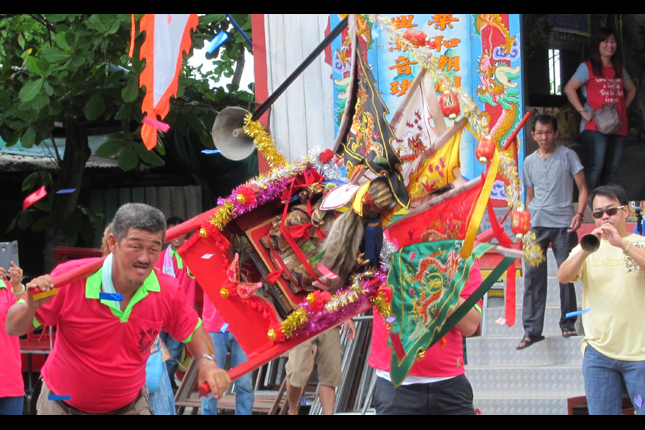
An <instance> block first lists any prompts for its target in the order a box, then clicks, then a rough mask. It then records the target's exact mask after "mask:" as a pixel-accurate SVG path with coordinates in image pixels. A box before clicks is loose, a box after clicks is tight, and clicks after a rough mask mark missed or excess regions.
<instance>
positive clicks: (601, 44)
mask: <svg viewBox="0 0 645 430" xmlns="http://www.w3.org/2000/svg"><path fill="white" fill-rule="evenodd" d="M590 52H591V54H590V56H589V59H588V60H587V61H585V62H584V63H582V64H581V65H580V67H578V70H577V71H576V73H575V74H574V75H573V77H572V78H571V79H570V80H569V82H568V83H567V85H566V86H565V87H564V93H565V94H566V95H567V98H568V99H569V102H571V104H572V105H573V107H574V108H575V109H576V110H577V111H578V112H580V115H581V116H582V123H581V124H580V126H581V127H580V128H581V130H580V131H581V133H580V138H581V139H582V143H583V145H584V146H585V148H586V151H587V154H588V160H589V163H588V167H587V169H585V176H586V178H587V187H588V188H589V190H590V191H591V190H593V189H594V188H596V186H598V185H600V183H599V181H600V179H601V176H602V180H603V181H602V182H603V183H604V184H608V183H616V171H617V170H618V165H619V164H620V157H621V155H622V151H623V144H624V141H625V136H627V107H628V106H629V105H630V103H631V102H632V100H634V97H635V96H636V86H635V85H634V82H632V80H631V79H630V78H629V75H628V74H627V72H626V71H625V69H624V68H623V64H622V55H621V49H620V46H618V41H617V40H616V35H615V33H614V32H613V31H612V30H610V29H608V28H604V27H603V28H600V29H598V31H597V32H596V33H595V34H594V37H593V39H592V41H591V49H590ZM580 87H582V95H583V96H584V97H585V98H586V99H587V103H585V105H584V106H583V105H582V103H581V102H580V99H579V98H578V93H577V92H576V91H577V90H578V88H580ZM605 105H615V106H616V108H617V110H618V114H619V116H620V119H621V121H622V127H621V128H620V130H618V131H617V132H615V133H614V134H611V135H605V134H602V133H600V132H599V131H598V127H597V126H596V122H595V121H594V118H593V115H592V112H593V111H594V110H596V109H599V108H601V107H602V106H605Z"/></svg>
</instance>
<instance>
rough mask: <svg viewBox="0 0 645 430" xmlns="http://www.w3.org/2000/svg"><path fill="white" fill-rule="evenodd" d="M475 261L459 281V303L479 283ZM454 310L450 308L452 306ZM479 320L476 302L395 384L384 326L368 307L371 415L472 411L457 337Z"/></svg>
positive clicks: (470, 330) (471, 329) (460, 341)
mask: <svg viewBox="0 0 645 430" xmlns="http://www.w3.org/2000/svg"><path fill="white" fill-rule="evenodd" d="M481 283H482V278H481V272H480V270H479V266H478V265H477V263H475V264H474V265H473V268H472V270H471V272H470V277H469V279H468V282H466V284H465V285H464V288H463V290H462V292H461V296H460V298H459V305H461V304H462V303H463V302H464V300H466V299H467V298H468V297H470V296H471V294H472V293H473V292H475V290H477V288H478V287H479V286H480V285H481ZM453 312H454V311H453ZM480 322H481V302H480V303H478V304H477V305H476V306H475V307H474V308H473V309H471V310H470V311H469V312H468V313H467V314H466V315H465V316H464V318H463V319H462V320H461V321H460V322H459V323H457V325H456V326H455V327H454V328H453V329H452V330H450V331H449V332H448V334H446V336H444V337H443V338H442V339H441V340H440V341H439V342H437V343H436V344H434V345H433V346H432V348H430V349H428V350H427V351H426V352H425V357H424V358H423V359H422V360H421V361H417V362H416V363H415V364H414V366H413V367H412V370H411V371H410V375H409V376H408V377H407V378H406V379H405V380H404V381H403V383H402V384H401V385H400V386H399V387H395V386H394V384H392V382H391V378H390V357H391V354H392V353H391V350H390V348H389V347H388V346H387V339H388V336H389V330H388V329H387V328H386V326H385V323H384V322H383V319H382V318H381V317H380V315H379V314H378V313H377V312H374V328H373V331H372V349H371V352H370V358H369V361H368V364H369V365H370V366H371V367H373V368H374V369H376V375H377V380H376V391H375V393H374V406H375V408H376V414H377V415H475V408H474V406H473V390H472V387H471V386H470V382H468V379H466V376H465V375H464V349H463V337H464V336H471V335H472V334H473V333H474V332H475V330H477V327H478V326H479V323H480Z"/></svg>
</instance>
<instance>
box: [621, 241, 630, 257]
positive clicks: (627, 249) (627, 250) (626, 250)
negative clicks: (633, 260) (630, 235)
mask: <svg viewBox="0 0 645 430" xmlns="http://www.w3.org/2000/svg"><path fill="white" fill-rule="evenodd" d="M631 247H632V243H631V242H629V243H628V244H627V246H626V247H625V250H624V251H623V254H625V255H627V253H628V252H629V248H631Z"/></svg>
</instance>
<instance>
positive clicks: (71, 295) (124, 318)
mask: <svg viewBox="0 0 645 430" xmlns="http://www.w3.org/2000/svg"><path fill="white" fill-rule="evenodd" d="M165 232H166V222H165V219H164V216H163V214H162V213H161V211H159V210H158V209H155V208H153V207H150V206H148V205H144V204H138V203H129V204H126V205H124V206H122V207H121V208H120V209H119V210H118V211H117V213H116V215H115V217H114V222H113V227H112V232H111V233H110V235H109V238H108V245H109V249H110V254H109V255H108V257H107V258H106V260H105V261H104V263H103V265H102V267H101V268H100V269H99V270H98V271H97V272H95V273H93V274H91V275H89V276H88V277H86V278H82V279H80V280H77V281H73V282H71V283H69V284H68V285H65V286H63V285H56V287H57V288H59V292H58V294H57V295H54V296H53V297H46V298H42V299H40V300H34V299H33V298H32V296H31V295H30V294H29V295H27V300H26V301H22V302H21V303H17V304H16V305H14V306H13V307H12V308H11V309H10V310H9V313H8V315H7V324H6V329H7V333H9V334H10V335H12V336H21V335H23V334H25V333H27V332H29V331H30V330H32V329H33V327H34V325H39V324H46V325H49V326H53V325H56V326H58V336H57V340H56V343H55V345H54V349H53V351H52V353H51V355H50V356H49V359H48V360H47V363H46V364H45V366H44V367H43V370H42V374H43V380H44V384H43V389H42V392H41V395H40V397H39V399H38V405H37V409H38V413H39V414H41V415H105V414H107V415H149V414H150V413H151V412H150V407H149V403H148V399H147V392H146V390H145V388H144V385H145V379H146V361H147V359H148V357H149V355H150V347H151V345H152V343H153V342H154V341H155V339H156V338H157V336H158V335H159V332H160V331H161V330H162V329H163V330H165V331H167V332H168V333H170V334H171V336H173V337H174V338H176V339H182V340H183V342H184V343H186V344H187V346H188V348H189V350H190V351H191V353H192V355H193V357H199V383H200V385H201V384H202V383H204V382H207V383H208V385H209V386H210V389H211V390H212V392H213V393H214V395H215V397H216V398H219V397H221V396H222V394H223V393H224V392H225V391H226V390H228V387H229V385H230V379H229V377H228V375H227V374H226V372H225V371H223V370H221V369H219V368H218V367H217V364H216V363H215V358H214V357H213V356H212V354H209V352H211V351H212V350H213V346H212V343H211V341H210V337H209V336H208V333H206V331H205V330H204V328H203V327H202V323H201V320H200V318H199V317H198V315H197V313H196V312H195V310H194V309H192V308H190V307H189V306H188V305H187V304H186V297H185V294H184V292H183V290H182V289H181V288H180V287H179V285H178V284H177V281H176V280H175V279H174V278H172V277H171V276H168V275H165V274H163V273H161V272H160V271H158V270H155V269H154V266H155V263H156V262H157V259H158V258H159V253H160V251H161V245H162V244H163V242H164V239H165ZM91 261H92V260H91V259H85V260H75V261H70V262H67V263H64V264H62V265H60V266H58V267H57V268H56V269H55V270H54V271H53V272H52V274H51V276H50V275H45V276H41V277H39V278H36V279H34V280H33V281H32V282H30V283H29V284H27V289H28V290H34V289H37V290H39V292H40V291H43V292H46V291H49V290H51V289H52V288H54V283H53V280H52V278H55V277H56V275H61V274H63V273H66V272H68V271H70V270H73V269H75V268H77V267H80V266H83V265H85V264H87V263H89V262H91ZM61 287H62V288H61ZM119 295H122V301H116V300H118V299H119V298H120V297H118V296H119ZM108 299H110V300H108ZM115 299H116V300H115Z"/></svg>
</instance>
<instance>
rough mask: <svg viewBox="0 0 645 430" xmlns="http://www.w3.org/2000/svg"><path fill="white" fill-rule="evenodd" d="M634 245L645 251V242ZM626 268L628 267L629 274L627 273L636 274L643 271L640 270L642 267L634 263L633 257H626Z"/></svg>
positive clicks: (633, 243)
mask: <svg viewBox="0 0 645 430" xmlns="http://www.w3.org/2000/svg"><path fill="white" fill-rule="evenodd" d="M632 245H634V246H635V247H637V248H638V249H645V243H643V242H632ZM625 266H626V267H627V272H626V273H631V272H636V271H638V270H641V271H642V270H643V269H641V268H640V266H639V265H638V264H636V263H634V260H632V258H631V257H629V256H627V255H626V256H625Z"/></svg>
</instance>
